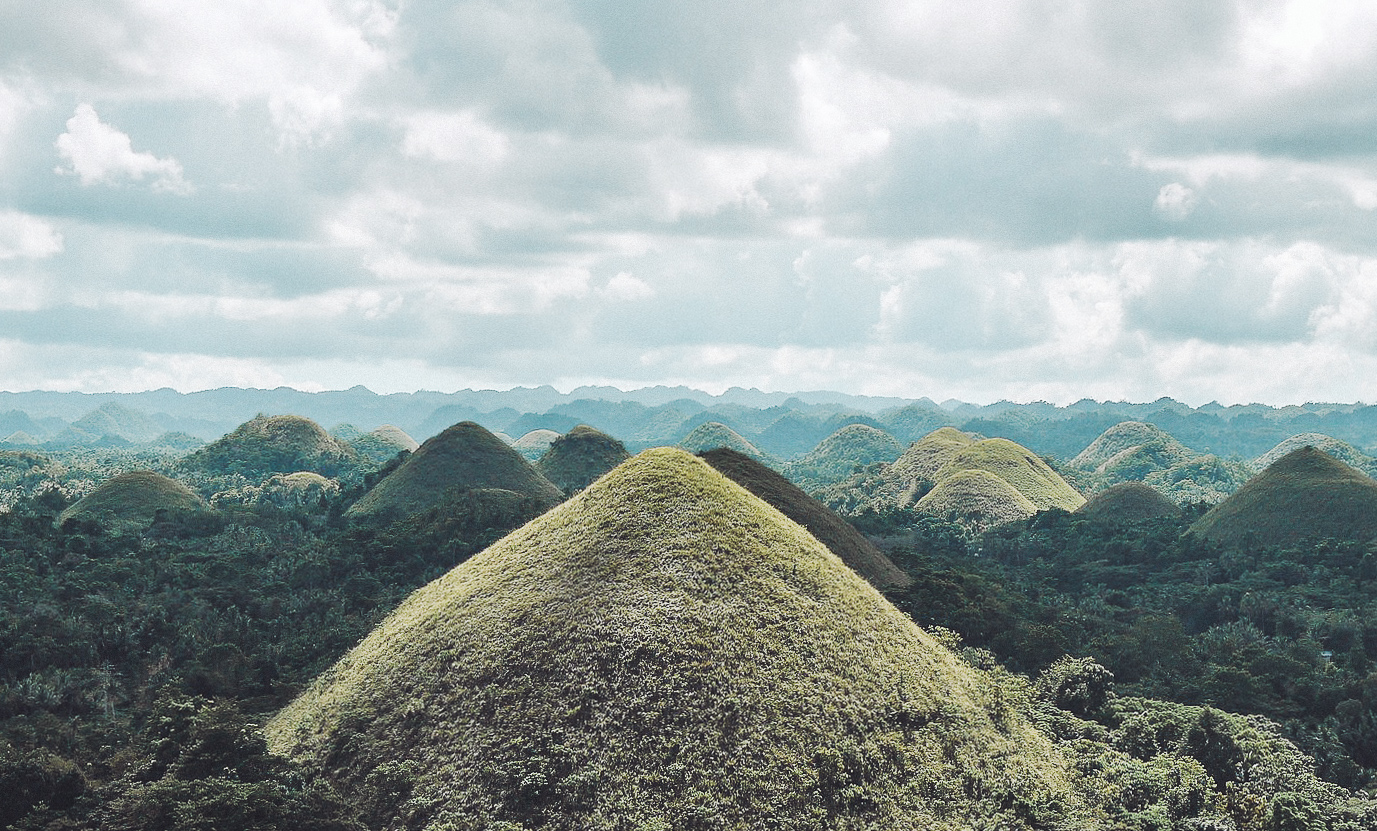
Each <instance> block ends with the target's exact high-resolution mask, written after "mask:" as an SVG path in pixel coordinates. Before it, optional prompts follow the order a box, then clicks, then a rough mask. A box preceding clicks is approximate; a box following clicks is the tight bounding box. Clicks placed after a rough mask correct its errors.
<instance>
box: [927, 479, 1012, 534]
mask: <svg viewBox="0 0 1377 831" xmlns="http://www.w3.org/2000/svg"><path fill="white" fill-rule="evenodd" d="M913 507H914V509H915V510H917V511H919V512H921V513H925V514H932V515H933V516H937V517H942V518H944V519H949V520H952V521H953V522H959V523H961V524H962V525H966V526H968V527H970V528H971V529H973V530H976V531H983V530H984V529H986V528H990V527H993V526H995V525H1001V524H1003V523H1005V522H1013V521H1014V520H1019V519H1026V518H1028V517H1030V516H1032V515H1033V514H1035V513H1037V510H1038V509H1037V506H1036V505H1034V504H1033V503H1032V502H1031V501H1030V500H1029V499H1028V497H1026V496H1024V495H1023V494H1021V493H1019V492H1018V489H1017V488H1015V487H1014V486H1013V485H1011V484H1009V483H1008V482H1006V481H1004V480H1003V479H1002V478H1000V477H999V476H997V475H996V474H994V473H991V472H990V471H988V470H979V469H977V470H961V471H957V472H956V473H953V474H951V475H949V476H944V477H943V478H942V479H941V480H940V481H938V483H937V484H936V485H935V486H933V489H932V490H930V491H928V492H927V494H925V495H924V496H923V498H922V499H919V500H918V503H917V504H916V505H914V506H913Z"/></svg>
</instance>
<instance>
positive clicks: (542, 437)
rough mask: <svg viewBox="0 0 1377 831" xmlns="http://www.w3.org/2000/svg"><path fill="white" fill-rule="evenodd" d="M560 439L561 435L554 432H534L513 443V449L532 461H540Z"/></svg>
mask: <svg viewBox="0 0 1377 831" xmlns="http://www.w3.org/2000/svg"><path fill="white" fill-rule="evenodd" d="M557 438H559V433H557V432H555V431H554V430H532V431H531V432H529V433H526V434H524V435H523V436H522V437H521V438H519V439H517V440H516V441H514V442H512V447H515V448H516V449H517V452H518V453H520V454H521V455H522V456H525V457H526V458H527V459H530V460H531V461H535V460H536V459H539V458H540V457H541V456H543V455H544V454H545V451H546V450H549V449H550V445H552V444H554V442H555V439H557Z"/></svg>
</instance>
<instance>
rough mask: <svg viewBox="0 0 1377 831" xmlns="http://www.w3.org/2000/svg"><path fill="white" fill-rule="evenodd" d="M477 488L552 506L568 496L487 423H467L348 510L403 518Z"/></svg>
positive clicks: (433, 440) (434, 440) (429, 444)
mask: <svg viewBox="0 0 1377 831" xmlns="http://www.w3.org/2000/svg"><path fill="white" fill-rule="evenodd" d="M473 488H484V489H499V490H507V491H513V492H515V493H518V494H522V495H524V496H529V497H532V498H534V499H537V500H540V501H541V502H542V503H543V504H544V505H545V506H546V507H549V506H551V505H554V504H555V503H557V502H559V500H560V499H562V498H563V496H564V495H563V494H562V493H560V490H559V488H556V487H555V486H554V485H552V484H551V483H550V482H549V481H548V480H546V479H545V477H543V476H541V475H540V474H539V473H538V472H536V469H535V468H534V467H532V466H531V463H530V462H528V461H526V459H525V458H523V457H522V455H521V454H520V453H518V452H517V451H516V450H515V449H513V448H512V447H510V446H508V445H507V444H506V443H505V442H503V441H502V440H501V439H499V438H497V437H496V436H494V435H493V434H492V433H490V432H488V431H487V430H486V429H484V428H483V427H482V426H481V425H479V424H475V423H474V422H472V421H461V422H459V423H458V424H456V425H454V426H453V427H450V428H448V429H446V430H445V431H444V432H442V433H440V434H439V435H436V436H431V437H430V438H429V439H426V442H425V444H422V445H421V446H420V447H418V448H417V449H416V452H414V453H412V454H411V456H410V457H408V458H407V460H406V461H405V462H403V463H402V464H401V465H400V466H399V467H398V468H397V469H396V470H394V471H392V472H391V473H390V474H388V475H387V476H386V477H384V478H383V479H382V480H381V481H379V482H378V483H377V484H376V485H374V486H373V489H372V490H370V491H369V492H368V493H366V494H364V495H363V497H362V498H361V499H359V501H358V502H355V503H354V504H353V505H352V506H350V508H349V510H348V512H347V513H348V515H349V516H352V517H359V518H362V517H378V518H387V517H401V516H406V515H407V514H412V513H415V512H417V511H421V510H424V509H426V508H428V507H430V506H432V505H434V504H436V503H437V502H439V501H441V500H442V499H445V498H447V496H446V494H447V492H448V491H451V490H453V489H473Z"/></svg>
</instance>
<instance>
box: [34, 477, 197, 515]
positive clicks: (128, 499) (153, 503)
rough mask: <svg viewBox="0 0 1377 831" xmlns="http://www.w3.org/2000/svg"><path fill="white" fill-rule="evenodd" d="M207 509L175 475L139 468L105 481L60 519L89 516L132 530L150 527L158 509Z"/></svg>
mask: <svg viewBox="0 0 1377 831" xmlns="http://www.w3.org/2000/svg"><path fill="white" fill-rule="evenodd" d="M208 510H209V506H208V505H206V503H205V501H204V500H202V499H201V497H199V496H197V495H196V493H195V492H193V491H192V490H191V488H188V487H187V486H186V485H183V484H182V483H181V482H178V481H177V480H176V479H170V478H168V477H166V476H163V475H162V474H160V473H154V472H152V471H149V470H139V471H134V472H133V473H125V474H121V475H119V476H116V477H115V478H113V479H110V480H108V481H106V482H104V483H102V484H101V485H99V486H98V487H97V488H96V489H95V490H93V491H91V492H90V493H89V494H87V495H86V496H84V497H82V498H81V499H79V500H77V502H76V504H74V505H72V506H71V507H69V508H67V510H65V511H63V512H62V513H61V514H60V515H59V516H58V522H59V523H62V522H66V521H67V520H69V519H90V520H96V521H99V522H104V523H107V524H109V525H111V526H112V527H116V528H120V529H122V530H129V529H137V528H146V527H148V526H149V525H150V524H151V523H152V522H153V520H154V518H155V517H156V516H157V515H158V512H159V511H165V512H167V513H168V514H169V515H170V516H177V515H183V516H185V515H190V514H199V513H203V512H206V511H208Z"/></svg>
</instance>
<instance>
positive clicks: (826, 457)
mask: <svg viewBox="0 0 1377 831" xmlns="http://www.w3.org/2000/svg"><path fill="white" fill-rule="evenodd" d="M903 452H904V447H903V445H901V444H899V440H898V439H896V438H894V437H893V436H891V435H890V434H888V433H886V432H885V431H884V430H881V429H879V428H878V427H871V426H870V425H868V424H848V425H846V426H845V427H843V428H841V429H840V430H838V431H836V432H835V433H833V434H831V435H830V436H828V437H827V438H825V439H823V440H822V441H821V442H819V443H818V446H817V447H814V448H813V449H812V450H810V451H808V453H806V454H805V455H804V456H803V457H802V458H799V459H795V460H794V461H792V462H790V463H789V464H788V465H787V466H786V467H785V470H786V471H787V472H788V474H789V478H790V479H792V480H793V481H796V482H817V483H826V482H840V481H841V480H843V479H845V478H846V477H847V476H850V475H851V473H852V471H853V470H855V469H856V468H857V467H867V466H869V465H873V464H875V463H877V462H885V463H889V462H893V461H894V460H895V459H897V458H899V456H901V455H902V454H903Z"/></svg>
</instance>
